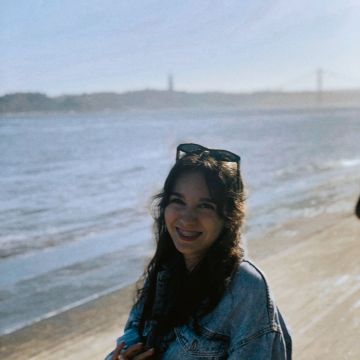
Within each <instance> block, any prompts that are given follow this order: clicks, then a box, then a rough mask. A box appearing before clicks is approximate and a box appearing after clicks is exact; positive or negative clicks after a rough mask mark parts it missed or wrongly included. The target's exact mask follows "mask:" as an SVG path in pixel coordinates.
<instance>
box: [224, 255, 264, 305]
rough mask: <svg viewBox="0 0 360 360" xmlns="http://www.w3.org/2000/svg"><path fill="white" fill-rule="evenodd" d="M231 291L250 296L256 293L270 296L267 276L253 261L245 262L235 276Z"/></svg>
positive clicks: (246, 260) (240, 265)
mask: <svg viewBox="0 0 360 360" xmlns="http://www.w3.org/2000/svg"><path fill="white" fill-rule="evenodd" d="M230 288H231V291H236V292H239V293H242V294H243V295H244V296H248V295H251V294H254V293H259V295H261V294H264V295H266V298H267V296H270V291H269V285H268V282H267V280H266V277H265V274H264V273H263V271H261V270H260V268H259V267H258V266H256V265H255V264H254V263H253V262H252V261H250V260H248V259H245V260H243V261H242V262H241V263H240V264H239V266H238V268H237V270H236V271H235V273H234V274H233V277H232V280H231V284H230Z"/></svg>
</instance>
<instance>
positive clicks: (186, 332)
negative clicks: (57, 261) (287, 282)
mask: <svg viewBox="0 0 360 360" xmlns="http://www.w3.org/2000/svg"><path fill="white" fill-rule="evenodd" d="M165 279H166V272H159V274H158V278H157V291H158V290H161V288H162V287H163V284H162V283H163V282H164V281H165ZM160 293H161V291H160ZM156 301H157V300H155V303H156ZM139 317H140V311H139V307H138V306H134V307H133V309H132V310H131V312H130V316H129V319H128V321H127V323H126V326H125V330H124V335H123V336H121V337H120V338H119V339H118V340H117V344H119V343H121V342H122V341H124V342H125V343H126V345H127V346H130V345H132V344H135V343H138V342H140V341H141V336H140V334H139V333H138V329H137V328H138V323H139ZM199 323H200V332H198V333H195V332H194V330H193V328H192V326H191V324H190V323H189V324H185V325H182V326H178V327H176V328H175V329H174V332H173V336H172V338H171V339H170V341H169V344H168V346H167V348H166V351H165V352H164V354H163V355H162V357H161V358H162V359H163V360H180V359H181V360H191V359H196V360H202V359H203V360H205V359H206V360H220V359H228V360H235V359H236V360H239V359H245V360H265V359H266V360H270V359H271V360H289V359H291V337H290V335H289V332H288V330H287V327H286V324H285V322H284V320H283V318H282V316H281V314H280V312H279V310H278V309H277V307H276V306H275V304H274V301H273V299H272V296H271V293H270V290H269V287H268V284H267V282H266V280H265V277H264V275H263V274H262V272H261V271H260V270H259V269H258V268H257V267H256V266H255V265H254V264H253V263H252V262H250V261H249V260H244V261H242V263H241V264H240V265H239V268H238V270H237V271H236V273H235V274H234V276H233V278H232V280H231V283H230V286H229V287H228V289H227V290H226V292H225V293H224V295H223V297H222V299H221V300H220V302H219V303H218V305H217V306H216V308H215V309H214V310H213V311H212V312H211V313H209V314H207V315H206V316H204V317H203V318H201V319H200V321H199ZM149 329H151V324H145V330H144V332H145V335H147V334H146V332H149V331H150V330H149ZM111 356H112V353H110V354H109V355H108V356H107V357H106V359H105V360H110V359H111Z"/></svg>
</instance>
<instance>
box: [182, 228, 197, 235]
mask: <svg viewBox="0 0 360 360" xmlns="http://www.w3.org/2000/svg"><path fill="white" fill-rule="evenodd" d="M178 231H179V233H180V235H183V236H197V235H199V234H201V233H200V232H198V231H186V230H180V229H178Z"/></svg>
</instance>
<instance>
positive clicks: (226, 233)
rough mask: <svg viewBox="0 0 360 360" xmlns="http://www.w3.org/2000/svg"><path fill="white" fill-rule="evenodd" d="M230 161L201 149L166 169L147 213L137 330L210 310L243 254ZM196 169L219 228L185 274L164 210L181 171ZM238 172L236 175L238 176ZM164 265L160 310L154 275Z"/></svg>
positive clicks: (239, 192)
mask: <svg viewBox="0 0 360 360" xmlns="http://www.w3.org/2000/svg"><path fill="white" fill-rule="evenodd" d="M235 165H236V164H235V163H231V162H224V161H219V160H216V159H214V158H212V157H211V156H209V155H208V154H206V153H202V154H197V155H194V154H191V155H185V156H184V157H182V158H180V159H179V160H178V161H177V162H176V163H175V165H174V166H173V167H172V169H171V170H170V172H169V174H168V176H167V178H166V180H165V183H164V188H163V190H162V192H161V193H159V194H158V195H156V196H154V199H153V216H154V234H155V238H156V251H155V254H154V256H153V258H152V259H151V261H150V263H149V265H148V266H147V268H146V269H145V272H144V277H143V280H144V286H143V287H142V288H140V289H139V290H138V292H137V300H136V301H137V303H138V304H142V307H141V308H142V314H141V319H140V332H142V331H143V329H144V325H145V322H146V321H152V320H155V321H156V322H157V332H158V334H165V333H166V332H168V331H169V330H170V329H172V328H173V327H174V326H177V325H181V324H185V323H187V322H188V321H189V320H191V319H193V320H195V321H194V322H193V324H194V328H195V330H196V328H198V319H199V318H201V317H202V316H204V315H206V314H208V313H210V312H211V311H212V310H213V309H214V308H215V306H216V305H217V304H218V302H219V301H220V299H221V297H222V295H223V294H224V292H225V290H226V288H227V286H228V285H229V283H230V280H231V277H232V274H233V273H234V271H235V270H236V269H237V267H238V264H239V263H240V262H241V260H242V258H243V248H242V246H241V241H240V233H241V228H242V225H243V221H244V215H245V210H244V191H243V182H242V179H241V175H240V174H238V173H237V167H236V166H235ZM189 172H199V173H201V174H202V175H203V176H204V179H205V181H206V184H207V187H208V190H209V193H210V196H211V199H212V201H214V203H215V204H216V205H217V207H216V208H217V212H218V215H219V216H220V217H221V218H222V219H223V221H224V226H223V229H222V231H221V233H220V235H219V237H218V238H217V239H216V240H215V242H214V243H213V244H212V245H211V247H210V248H209V249H208V251H207V253H206V254H205V256H204V257H203V259H202V260H201V261H200V263H199V264H198V265H197V266H196V267H195V268H194V269H193V270H192V271H191V272H190V273H189V272H187V270H186V267H185V263H184V259H183V256H182V254H181V253H180V252H179V251H178V250H177V249H176V248H175V246H174V244H173V241H172V239H171V237H170V235H169V233H168V231H167V229H166V225H165V216H164V214H165V209H166V207H167V205H168V204H169V198H170V195H171V193H172V191H173V189H174V186H175V184H176V181H177V180H178V179H179V177H180V176H181V175H183V174H184V173H189ZM238 176H239V179H238ZM164 268H166V269H167V271H168V274H169V280H168V282H167V285H166V287H165V292H164V294H165V296H163V295H162V300H163V302H164V304H163V306H162V308H161V311H160V312H159V311H157V312H156V311H154V308H155V307H156V306H158V304H157V305H156V306H155V304H156V301H157V300H155V299H157V298H158V296H159V294H156V292H157V291H158V290H157V289H156V283H157V277H158V274H159V272H160V271H161V270H163V269H164Z"/></svg>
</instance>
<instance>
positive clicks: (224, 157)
mask: <svg viewBox="0 0 360 360" xmlns="http://www.w3.org/2000/svg"><path fill="white" fill-rule="evenodd" d="M212 154H214V157H215V158H217V159H218V160H221V161H233V162H238V161H240V157H239V156H237V155H235V154H233V153H231V152H230V151H226V150H213V151H212Z"/></svg>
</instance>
